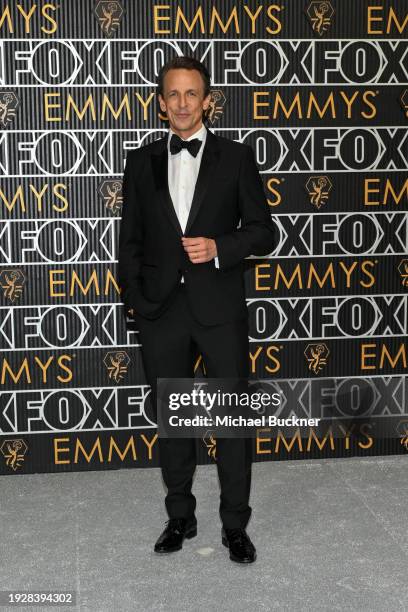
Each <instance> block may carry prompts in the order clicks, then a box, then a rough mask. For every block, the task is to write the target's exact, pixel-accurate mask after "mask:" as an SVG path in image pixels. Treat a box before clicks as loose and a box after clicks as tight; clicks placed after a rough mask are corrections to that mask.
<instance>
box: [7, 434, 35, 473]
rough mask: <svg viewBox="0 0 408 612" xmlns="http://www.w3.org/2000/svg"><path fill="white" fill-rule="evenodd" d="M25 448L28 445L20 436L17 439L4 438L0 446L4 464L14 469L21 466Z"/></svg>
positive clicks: (26, 448)
mask: <svg viewBox="0 0 408 612" xmlns="http://www.w3.org/2000/svg"><path fill="white" fill-rule="evenodd" d="M27 450H28V446H27V444H26V443H25V442H24V440H21V438H18V439H17V440H4V442H3V444H2V445H1V447H0V451H1V453H2V455H3V457H4V459H5V460H6V465H7V466H8V467H10V468H11V469H12V470H14V471H16V470H17V469H18V468H19V467H21V464H22V463H23V461H24V455H25V454H26V452H27Z"/></svg>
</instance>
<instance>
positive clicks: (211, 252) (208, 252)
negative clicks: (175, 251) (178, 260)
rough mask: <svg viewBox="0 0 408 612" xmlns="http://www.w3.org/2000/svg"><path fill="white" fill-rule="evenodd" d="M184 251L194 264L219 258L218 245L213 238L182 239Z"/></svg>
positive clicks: (184, 237) (183, 237)
mask: <svg viewBox="0 0 408 612" xmlns="http://www.w3.org/2000/svg"><path fill="white" fill-rule="evenodd" d="M181 240H182V243H183V247H184V250H185V251H186V252H187V254H188V256H189V258H190V261H191V262H192V263H204V262H206V261H211V259H214V257H217V245H216V243H215V240H213V238H204V237H203V236H200V237H199V238H187V237H186V236H182V237H181Z"/></svg>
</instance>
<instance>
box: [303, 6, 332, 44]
mask: <svg viewBox="0 0 408 612" xmlns="http://www.w3.org/2000/svg"><path fill="white" fill-rule="evenodd" d="M306 14H307V16H308V17H309V20H310V23H311V24H312V29H313V31H314V32H317V34H319V36H323V34H324V33H325V32H327V30H328V29H329V27H330V26H331V23H332V17H333V15H334V9H333V7H332V5H331V4H330V2H311V3H310V4H309V6H308V7H307V9H306Z"/></svg>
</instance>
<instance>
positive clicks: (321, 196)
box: [306, 176, 332, 209]
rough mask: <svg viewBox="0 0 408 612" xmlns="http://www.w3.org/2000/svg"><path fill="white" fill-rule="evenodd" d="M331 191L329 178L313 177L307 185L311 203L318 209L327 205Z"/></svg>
mask: <svg viewBox="0 0 408 612" xmlns="http://www.w3.org/2000/svg"><path fill="white" fill-rule="evenodd" d="M331 189H332V183H331V181H330V179H329V177H328V176H311V177H310V178H309V180H308V181H307V183H306V190H307V192H308V194H309V199H310V203H311V204H313V206H315V207H316V208H317V209H319V208H321V207H322V206H323V205H324V204H326V201H327V199H328V197H329V192H330V191H331Z"/></svg>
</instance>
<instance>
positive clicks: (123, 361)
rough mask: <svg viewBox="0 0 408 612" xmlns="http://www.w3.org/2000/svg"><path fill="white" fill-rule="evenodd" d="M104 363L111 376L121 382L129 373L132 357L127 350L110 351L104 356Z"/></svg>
mask: <svg viewBox="0 0 408 612" xmlns="http://www.w3.org/2000/svg"><path fill="white" fill-rule="evenodd" d="M103 363H104V364H105V366H106V368H107V370H108V375H109V378H111V379H112V380H114V381H115V382H119V381H120V380H122V379H123V378H124V376H125V374H127V369H128V365H129V363H130V357H129V355H128V354H127V353H126V351H109V353H106V355H105V357H104V358H103Z"/></svg>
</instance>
